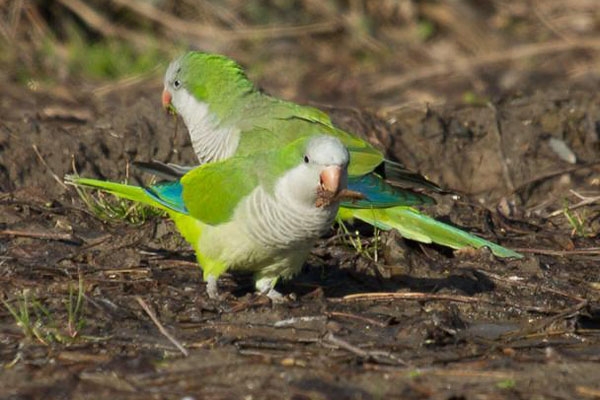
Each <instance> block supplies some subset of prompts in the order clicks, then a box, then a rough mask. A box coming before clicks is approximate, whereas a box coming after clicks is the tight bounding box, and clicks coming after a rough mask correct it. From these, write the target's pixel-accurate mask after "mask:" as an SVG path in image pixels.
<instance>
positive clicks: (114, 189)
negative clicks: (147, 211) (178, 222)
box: [65, 175, 170, 211]
mask: <svg viewBox="0 0 600 400" xmlns="http://www.w3.org/2000/svg"><path fill="white" fill-rule="evenodd" d="M65 183H68V184H71V185H75V186H84V187H89V188H94V189H99V190H102V191H104V192H108V193H112V194H114V195H117V196H119V197H122V198H124V199H128V200H133V201H138V202H140V203H144V204H147V205H149V206H153V207H157V208H160V209H163V210H167V211H170V210H169V209H168V208H167V207H165V206H163V205H162V204H160V203H159V202H158V201H156V200H154V199H153V198H152V196H149V195H148V193H147V192H146V191H145V190H144V188H142V187H140V186H132V185H126V184H124V183H116V182H108V181H101V180H98V179H90V178H81V177H79V176H77V175H65Z"/></svg>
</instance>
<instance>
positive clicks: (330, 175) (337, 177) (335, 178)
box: [320, 165, 342, 194]
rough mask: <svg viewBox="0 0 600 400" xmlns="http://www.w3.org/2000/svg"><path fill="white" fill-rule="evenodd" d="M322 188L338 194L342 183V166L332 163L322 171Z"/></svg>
mask: <svg viewBox="0 0 600 400" xmlns="http://www.w3.org/2000/svg"><path fill="white" fill-rule="evenodd" d="M320 179H321V189H323V190H326V191H328V192H330V193H332V194H337V193H338V192H339V191H340V189H341V184H342V168H341V167H339V166H337V165H330V166H329V167H326V168H325V169H324V170H323V171H321V175H320Z"/></svg>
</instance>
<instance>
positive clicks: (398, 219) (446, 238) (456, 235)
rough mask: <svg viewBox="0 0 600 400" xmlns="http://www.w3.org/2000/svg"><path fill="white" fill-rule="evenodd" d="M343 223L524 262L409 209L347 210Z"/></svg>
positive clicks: (512, 252)
mask: <svg viewBox="0 0 600 400" xmlns="http://www.w3.org/2000/svg"><path fill="white" fill-rule="evenodd" d="M339 215H340V216H341V217H342V218H343V219H346V218H350V217H354V218H358V219H360V220H362V221H364V222H366V223H368V224H371V225H373V226H376V227H377V228H379V229H382V230H386V231H387V230H390V229H396V230H398V232H399V233H400V234H401V235H402V236H403V237H405V238H407V239H412V240H416V241H418V242H422V243H437V244H441V245H443V246H448V247H451V248H453V249H462V248H465V247H473V248H476V249H478V248H480V247H484V246H486V247H488V248H489V249H490V250H491V251H492V253H494V254H495V255H496V256H498V257H514V258H523V255H522V254H519V253H517V252H516V251H513V250H510V249H507V248H505V247H502V246H500V245H498V244H496V243H492V242H490V241H488V240H485V239H482V238H480V237H477V236H474V235H472V234H470V233H467V232H465V231H463V230H461V229H458V228H455V227H453V226H450V225H447V224H445V223H443V222H440V221H437V220H435V219H433V218H431V217H428V216H427V215H424V214H421V213H420V212H419V211H417V210H415V209H413V208H409V207H393V208H385V209H343V208H340V214H339Z"/></svg>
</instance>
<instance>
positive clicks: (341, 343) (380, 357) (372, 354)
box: [323, 332, 408, 365]
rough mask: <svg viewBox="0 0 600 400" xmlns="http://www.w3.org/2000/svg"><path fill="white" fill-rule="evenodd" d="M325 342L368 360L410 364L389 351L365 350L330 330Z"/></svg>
mask: <svg viewBox="0 0 600 400" xmlns="http://www.w3.org/2000/svg"><path fill="white" fill-rule="evenodd" d="M323 342H325V343H327V344H329V345H333V346H335V347H338V348H340V349H344V350H347V351H349V352H350V353H352V354H355V355H357V356H359V357H361V358H364V359H366V360H373V361H376V362H378V363H381V364H390V363H391V364H400V365H408V364H407V363H406V361H404V360H402V359H401V358H400V357H396V356H395V355H393V354H392V353H390V352H389V351H377V350H376V351H372V350H371V351H367V350H363V349H361V348H360V347H357V346H354V345H353V344H351V343H348V342H347V341H345V340H343V339H340V338H339V337H337V336H335V335H334V334H333V333H331V332H328V333H327V334H326V335H325V337H324V338H323Z"/></svg>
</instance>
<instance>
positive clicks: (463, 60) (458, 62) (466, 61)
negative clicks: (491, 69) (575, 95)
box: [372, 38, 600, 94]
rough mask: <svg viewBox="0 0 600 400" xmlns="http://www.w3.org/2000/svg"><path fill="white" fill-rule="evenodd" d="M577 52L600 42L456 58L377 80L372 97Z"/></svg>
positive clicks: (591, 40)
mask: <svg viewBox="0 0 600 400" xmlns="http://www.w3.org/2000/svg"><path fill="white" fill-rule="evenodd" d="M579 49H583V50H589V49H592V50H598V49H600V39H598V38H584V39H580V40H578V41H577V42H574V43H570V42H564V41H562V40H561V41H552V42H545V43H532V44H526V45H522V46H515V47H510V48H507V49H501V50H497V51H494V52H491V53H487V54H484V55H481V56H477V57H457V58H456V59H454V60H450V61H449V62H448V63H446V64H435V65H432V66H429V67H423V68H420V69H418V70H416V71H411V72H407V73H405V74H402V75H400V76H393V77H391V78H387V79H385V78H384V79H380V80H378V83H376V84H374V86H373V87H374V88H373V91H372V92H373V93H374V94H381V93H384V92H389V91H393V90H399V89H402V88H403V87H405V86H407V85H409V84H412V83H414V82H417V81H421V80H424V79H431V78H434V77H436V76H439V75H446V74H453V73H463V74H469V73H471V71H473V69H475V68H480V67H484V66H486V65H489V64H495V63H499V62H505V61H514V60H519V59H523V58H528V57H536V56H542V55H546V54H552V53H559V52H563V51H572V50H579Z"/></svg>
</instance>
